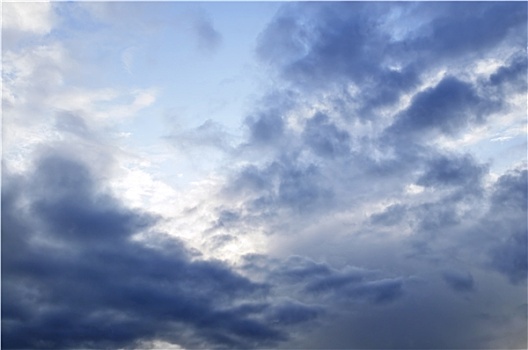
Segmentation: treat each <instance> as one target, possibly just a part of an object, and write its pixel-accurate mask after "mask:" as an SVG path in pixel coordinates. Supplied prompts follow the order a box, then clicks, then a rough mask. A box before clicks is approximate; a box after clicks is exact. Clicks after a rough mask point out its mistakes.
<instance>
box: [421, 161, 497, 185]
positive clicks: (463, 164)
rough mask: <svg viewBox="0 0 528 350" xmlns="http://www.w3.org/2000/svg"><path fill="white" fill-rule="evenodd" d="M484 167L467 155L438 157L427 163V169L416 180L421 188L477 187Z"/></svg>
mask: <svg viewBox="0 0 528 350" xmlns="http://www.w3.org/2000/svg"><path fill="white" fill-rule="evenodd" d="M486 170H487V169H486V167H485V166H483V165H480V164H477V163H476V161H475V160H474V159H473V158H472V157H471V156H469V155H464V156H447V155H439V156H438V157H434V158H433V159H432V160H431V161H429V163H428V169H427V170H426V172H425V173H424V174H423V175H422V176H420V178H418V180H417V182H416V183H417V184H418V185H421V186H428V187H430V186H433V187H434V186H437V187H445V186H469V187H473V186H478V185H479V184H480V182H481V180H482V177H483V175H484V174H485V173H486V172H487V171H486Z"/></svg>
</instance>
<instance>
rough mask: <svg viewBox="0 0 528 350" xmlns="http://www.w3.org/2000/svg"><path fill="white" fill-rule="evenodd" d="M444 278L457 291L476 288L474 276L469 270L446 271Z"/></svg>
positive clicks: (469, 290) (467, 290) (468, 290)
mask: <svg viewBox="0 0 528 350" xmlns="http://www.w3.org/2000/svg"><path fill="white" fill-rule="evenodd" d="M442 278H443V279H444V281H445V282H446V283H447V285H448V286H449V287H450V288H452V289H453V290H454V291H456V292H471V291H473V290H474V288H475V282H474V280H473V276H472V275H471V273H469V272H465V273H464V272H462V271H445V272H444V273H443V274H442Z"/></svg>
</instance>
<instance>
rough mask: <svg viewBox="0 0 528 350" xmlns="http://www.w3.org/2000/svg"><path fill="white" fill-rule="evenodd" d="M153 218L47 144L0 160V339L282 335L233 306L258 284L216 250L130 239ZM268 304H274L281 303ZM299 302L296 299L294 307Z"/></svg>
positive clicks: (109, 342)
mask: <svg viewBox="0 0 528 350" xmlns="http://www.w3.org/2000/svg"><path fill="white" fill-rule="evenodd" d="M156 220H157V219H156V218H155V217H152V216H150V215H148V214H145V213H141V212H139V211H137V210H131V209H128V208H126V207H125V206H123V204H122V203H120V202H119V201H118V200H117V199H115V198H114V197H112V196H111V195H109V194H107V193H105V192H104V191H103V188H102V187H101V184H100V183H99V182H98V180H97V178H96V177H95V175H94V174H92V173H91V172H90V170H89V168H87V167H86V166H85V165H84V164H82V163H80V162H78V161H73V160H71V159H69V158H65V157H64V156H62V155H60V154H44V155H43V156H42V157H41V158H40V159H39V160H38V162H37V165H36V166H35V168H34V170H33V172H32V173H30V174H28V175H27V176H25V177H22V176H17V175H12V174H10V173H9V172H8V171H6V170H5V169H4V176H3V191H2V346H3V347H5V348H71V347H89V348H101V347H123V346H125V347H126V346H134V344H139V343H138V342H140V341H144V340H151V339H163V340H165V341H169V342H170V341H173V342H176V343H178V344H182V345H184V346H191V347H196V346H199V347H203V346H215V347H216V346H228V347H231V346H235V347H253V346H257V345H264V344H267V345H268V346H271V345H273V344H275V343H276V342H277V341H279V340H284V339H286V336H285V334H284V333H283V332H282V331H279V330H277V329H274V328H272V327H271V326H270V325H266V324H264V323H263V321H262V320H261V319H259V318H258V317H253V316H254V315H250V314H248V313H247V312H241V311H239V310H238V309H237V307H236V306H235V303H239V302H241V301H243V300H245V301H246V304H249V305H251V304H252V303H254V302H253V301H252V300H255V302H256V301H258V300H259V299H261V298H262V297H264V296H265V295H267V293H268V290H269V289H268V287H267V286H265V285H263V284H258V283H254V282H252V281H250V280H248V279H247V278H244V277H242V276H240V275H238V274H236V273H235V272H233V271H231V270H230V269H229V268H228V267H226V266H224V265H223V264H221V263H219V262H215V261H204V260H200V259H194V260H191V259H192V256H191V255H190V253H189V251H188V250H187V249H186V248H185V247H184V246H183V245H182V244H181V243H179V242H178V241H176V240H174V239H170V238H163V237H160V238H157V239H155V240H153V241H151V243H154V247H152V248H147V247H146V246H144V245H143V244H142V243H140V242H136V241H134V240H132V237H133V236H134V235H135V234H138V233H141V232H144V231H146V230H149V229H150V228H152V226H153V225H154V223H155V222H156ZM257 304H258V303H257ZM269 308H270V310H271V311H270V312H272V313H273V312H276V313H278V314H280V313H281V312H282V311H281V310H282V308H283V306H280V307H278V309H277V310H275V309H274V306H273V305H270V306H269ZM305 311H306V312H308V311H307V310H305ZM305 311H303V310H302V309H301V308H299V310H298V313H299V318H303V317H301V316H302V315H304V314H303V312H305ZM284 317H286V316H284ZM304 318H305V319H309V318H310V317H309V315H308V314H307V315H305V316H304ZM290 321H291V322H293V321H292V320H290ZM284 322H288V321H287V320H286V321H284ZM178 327H184V328H185V329H186V331H185V333H181V334H180V333H179V332H178ZM189 332H190V333H189ZM185 334H192V336H189V335H187V336H186V335H185Z"/></svg>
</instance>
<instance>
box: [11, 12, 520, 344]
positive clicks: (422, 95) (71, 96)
mask: <svg viewBox="0 0 528 350" xmlns="http://www.w3.org/2000/svg"><path fill="white" fill-rule="evenodd" d="M28 6H29V5H28ZM178 6H179V5H178V4H176V3H174V4H171V3H167V4H156V5H152V7H151V6H150V5H148V4H139V5H136V4H115V5H108V6H105V5H104V4H103V5H101V6H99V5H94V4H91V5H86V6H81V5H79V6H77V5H76V6H73V5H72V6H70V4H64V6H63V5H62V4H55V5H54V6H51V7H47V6H46V7H42V6H41V7H38V8H37V7H35V8H30V7H27V8H26V7H24V6H22V7H20V6H18V5H17V6H14V5H13V6H10V7H7V8H6V9H5V12H7V13H8V14H12V15H13V16H12V17H10V18H11V19H10V21H7V23H5V22H4V23H5V25H4V27H3V33H4V34H5V35H6V36H7V39H8V40H7V41H6V42H7V43H8V45H7V46H6V50H5V52H3V55H2V57H3V62H4V77H3V78H4V80H5V84H4V94H3V98H4V113H5V117H4V132H5V133H6V134H7V138H6V140H5V142H4V147H5V149H4V157H5V159H4V160H5V161H4V162H3V168H2V346H3V347H5V348H80V347H82V348H123V347H126V348H146V347H155V346H156V344H158V345H159V344H162V345H160V346H165V345H166V344H172V345H174V346H178V347H185V348H263V347H265V348H348V349H350V348H398V349H402V348H416V349H418V348H419V349H434V348H436V349H438V348H467V349H469V348H488V349H492V348H521V347H523V346H525V345H526V342H527V332H526V329H527V317H526V306H527V303H526V292H527V272H528V264H527V259H528V254H527V234H528V228H527V220H528V218H527V212H528V208H527V203H528V202H527V201H528V197H527V195H528V178H527V173H528V170H527V164H526V88H527V75H526V69H527V58H526V57H527V52H526V48H527V45H526V43H527V32H526V26H527V15H526V13H527V7H526V4H525V3H518V2H486V3H428V2H424V3H389V4H380V3H359V2H340V3H312V2H308V3H285V4H281V6H280V8H279V10H278V11H277V13H276V14H275V16H274V17H273V18H271V19H270V21H269V23H268V25H267V26H266V28H263V30H262V32H261V34H260V36H259V37H258V40H256V42H255V47H256V49H255V55H256V59H257V60H258V63H256V64H257V67H258V69H260V70H262V71H265V72H266V75H267V76H268V80H269V81H268V83H266V84H265V87H264V88H262V89H263V90H262V91H259V96H261V97H259V98H254V99H253V100H252V101H251V104H250V106H249V108H248V109H247V113H246V114H245V115H240V116H238V117H239V119H240V122H241V128H242V129H241V130H242V131H240V132H241V134H243V136H242V138H240V137H239V136H240V135H238V134H237V135H234V134H232V133H231V132H230V130H228V128H226V127H224V121H223V120H222V118H221V117H218V116H216V115H214V113H213V114H211V115H208V116H206V118H204V120H206V121H205V122H203V123H199V124H197V125H198V126H197V127H193V128H187V129H186V128H184V127H182V128H180V129H178V131H177V132H176V131H173V130H174V127H173V126H174V124H169V125H171V126H172V128H164V127H161V126H159V125H157V126H156V127H155V128H154V127H152V128H149V127H148V125H149V124H148V123H147V122H145V121H149V120H151V119H149V118H154V117H153V116H155V115H158V114H159V115H163V118H166V115H167V114H170V113H168V112H167V110H172V109H173V108H174V105H173V104H171V103H174V102H172V99H177V98H178V97H179V96H173V97H172V99H168V100H169V102H167V99H165V100H164V99H163V98H162V97H160V96H162V94H161V93H158V91H159V89H157V87H156V86H151V84H150V83H151V82H152V80H148V82H149V83H144V82H140V81H139V80H138V81H135V83H134V84H137V85H134V86H139V87H138V88H130V86H132V85H128V84H129V83H130V80H129V79H132V78H131V76H132V75H133V71H137V69H138V68H139V67H140V65H141V62H147V61H148V62H150V63H149V64H151V65H152V66H155V65H156V64H158V63H159V62H162V61H161V58H159V60H158V61H156V60H154V59H152V60H151V61H149V59H150V58H149V57H151V56H149V55H150V54H148V53H147V54H145V57H142V56H141V55H140V54H139V53H141V52H142V50H144V48H145V47H146V45H147V43H145V42H142V41H141V33H143V34H145V35H147V36H148V38H161V37H164V35H167V33H173V32H172V31H171V30H172V29H170V28H173V27H172V26H173V24H171V23H172V22H171V19H177V18H183V17H181V16H182V15H181V13H190V12H189V11H188V9H187V8H185V9H187V10H186V11H187V12H185V11H183V10H182V12H178V11H176V10H178V9H180V7H178ZM182 8H183V7H182ZM211 8H212V9H214V8H215V7H214V6H213V7H211ZM249 8H250V6H249V7H247V8H246V7H244V6H241V7H240V11H241V13H243V12H244V11H249V10H248V9H249ZM115 11H117V12H120V11H121V12H122V11H125V12H126V13H128V14H130V16H132V18H135V19H137V21H136V22H134V21H133V23H139V25H138V27H137V28H136V27H134V25H135V24H133V23H132V22H130V21H131V20H130V19H126V18H121V19H119V20H116V21H115V22H113V20H112V18H113V17H112V16H113V15H112V13H114V14H115ZM215 11H219V10H218V8H217V9H216V10H215ZM28 13H36V14H38V18H39V21H38V23H37V24H36V25H35V26H28V25H27V23H26V22H24V20H22V19H19V17H20V16H22V17H23V16H26V15H24V14H28ZM174 13H179V14H180V15H179V17H178V16H175V17H174V18H173V17H171V16H172V15H174ZM244 13H245V12H244ZM248 13H249V12H248ZM193 14H194V15H193V16H192V18H191V19H186V20H185V21H183V22H182V23H188V24H189V26H190V27H189V28H190V30H191V31H192V32H193V33H194V34H195V36H194V39H193V40H194V41H193V42H192V43H186V44H182V43H180V44H181V45H182V46H181V47H179V49H181V50H183V48H186V47H187V48H188V47H192V50H194V49H195V47H198V48H200V49H201V50H202V51H203V52H202V54H203V53H206V54H210V53H213V52H216V54H215V55H209V56H211V57H213V58H211V57H210V59H211V60H213V59H214V57H216V56H218V55H219V54H220V51H223V50H227V48H228V47H229V43H230V42H232V41H231V40H236V39H237V38H236V37H234V38H231V37H229V36H227V35H226V34H225V33H222V32H221V30H220V29H219V28H220V27H217V26H216V23H219V22H220V23H222V21H219V20H218V19H221V16H222V15H221V11H219V12H214V11H212V12H211V13H207V12H200V11H198V12H193ZM209 15H210V16H209ZM4 16H6V14H5V13H4ZM22 17H20V18H22ZM56 18H62V19H63V22H60V23H59V22H57V23H55V22H53V21H54V20H56ZM72 18H77V19H79V18H81V19H83V21H84V22H83V23H84V24H85V25H86V26H87V27H86V28H81V29H79V28H77V29H76V30H77V32H76V33H78V34H79V35H86V36H85V37H84V36H83V38H91V39H92V40H94V38H103V36H98V34H97V33H98V32H97V31H98V30H100V31H105V30H108V32H105V33H113V34H114V35H115V36H111V39H104V40H106V41H103V44H104V45H107V46H108V47H111V45H113V44H112V40H114V41H113V43H114V44H115V42H119V40H120V39H119V38H123V33H125V32H127V30H128V29H127V28H133V29H134V30H133V35H132V36H133V37H134V38H135V39H134V40H137V42H134V43H132V42H126V43H125V44H126V45H125V44H123V45H124V46H123V47H122V48H123V50H125V49H126V50H128V49H127V48H130V47H134V50H132V51H130V50H129V51H127V52H129V54H128V55H129V56H130V55H132V53H131V52H134V53H133V55H135V56H134V57H139V58H140V59H137V60H134V61H132V58H131V57H128V56H127V57H128V58H126V57H124V56H123V51H122V50H121V51H120V50H119V49H117V48H116V49H115V50H114V51H115V52H113V51H112V52H113V54H110V55H111V57H112V58H109V57H110V56H109V57H106V58H104V57H103V58H101V61H100V64H101V70H102V71H104V72H108V74H109V76H105V77H102V76H96V75H94V79H93V80H92V79H86V77H85V76H83V75H82V74H76V73H74V72H76V71H77V69H76V67H87V68H90V69H93V70H91V72H96V71H97V69H94V68H95V67H94V66H92V65H90V64H89V62H88V61H89V60H83V59H82V58H80V57H78V56H77V55H76V54H75V52H76V51H75V48H76V47H78V46H77V45H78V43H76V42H75V40H74V39H71V38H69V39H68V38H67V39H68V40H66V39H65V38H64V37H63V36H61V35H63V34H64V30H65V29H68V26H69V25H71V23H69V22H68V21H69V20H71V19H72ZM158 19H159V20H160V21H161V22H160V23H161V24H159V26H156V25H153V24H152V23H154V22H156V23H157V22H159V21H157V20H158ZM39 23H40V24H39ZM178 23H179V22H178ZM213 23H215V26H213ZM151 25H152V26H151ZM174 25H175V26H177V25H176V24H174ZM61 26H62V27H61ZM90 28H91V29H90ZM109 28H110V29H109ZM168 28H169V29H168ZM131 30H132V29H131ZM61 33H62V34H61ZM116 33H117V34H116ZM29 37H31V38H33V39H32V40H35V41H32V40H28V39H27V38H29ZM101 40H103V39H101ZM15 43H18V44H15ZM185 45H187V46H185ZM220 45H221V46H220ZM125 46H126V48H125ZM84 50H86V48H84ZM159 50H161V49H159ZM171 50H172V49H171ZM88 51H90V50H88ZM161 51H163V50H161ZM161 51H156V52H161ZM90 52H92V51H90ZM163 52H164V53H166V54H167V55H168V56H167V57H179V56H177V54H175V53H174V51H170V50H169V51H163ZM92 54H94V55H95V51H94V52H93V53H92ZM171 55H172V56H171ZM125 56H126V55H125ZM141 57H142V58H141ZM193 57H194V56H193ZM125 58H126V59H125ZM178 59H180V58H178ZM110 62H111V63H110ZM116 62H117V65H118V66H121V65H122V64H123V62H124V63H125V66H127V67H128V68H127V67H125V68H126V72H125V73H126V74H125V75H126V77H121V76H118V75H117V74H116V76H115V77H113V78H111V77H110V75H111V74H110V72H116V70H115V69H114V68H115V67H116ZM127 62H128V63H127ZM132 62H133V63H134V64H132ZM156 62H158V63H156ZM180 68H181V67H180ZM163 69H165V70H166V72H169V70H174V69H175V68H174V66H171V67H164V68H163ZM44 73H45V78H42V74H44ZM182 76H183V74H182ZM96 77H99V78H96ZM192 78H193V79H202V78H203V79H206V78H207V77H202V76H200V77H192ZM112 79H115V82H114V84H112V81H113V80H112ZM182 79H183V78H182ZM95 81H96V82H95ZM123 86H125V87H126V88H124V87H123ZM162 104H166V105H164V106H161V105H162ZM164 113H165V114H164ZM134 123H138V124H134ZM130 125H133V130H134V132H135V134H134V135H132V133H130V132H127V130H129V129H127V127H130ZM131 135H132V136H131ZM138 145H139V146H138ZM161 149H163V150H164V151H163V152H169V153H170V152H172V153H178V154H187V155H188V156H189V157H190V158H192V159H193V161H194V162H196V164H199V165H200V166H203V167H204V168H206V169H210V168H211V167H212V166H211V164H210V163H209V162H211V159H213V161H212V164H214V167H215V169H214V170H212V171H211V174H210V175H209V176H208V177H206V178H202V179H199V180H196V181H194V182H192V184H191V185H189V187H185V188H182V187H178V186H174V183H175V180H174V179H175V178H177V177H178V176H179V175H178V174H179V170H175V169H176V168H177V167H176V166H175V165H174V162H173V163H171V162H170V161H167V162H164V161H165V160H166V159H169V160H171V161H173V160H174V159H175V158H173V154H168V153H162V151H159V150H161ZM174 149H176V150H177V152H175V151H174ZM167 150H169V151H167ZM149 152H150V153H149ZM156 152H160V154H158V153H156ZM153 154H154V155H156V156H153ZM158 156H159V158H161V159H162V160H159V159H157V158H156V157H158ZM134 176H136V177H134ZM125 179H127V181H129V182H127V181H125ZM131 179H132V180H133V181H132V180H131ZM138 179H139V180H138ZM136 197H137V198H140V199H141V200H134V201H132V200H131V198H136ZM153 203H155V204H156V205H152V204H153ZM160 208H161V209H160ZM163 344H165V345H163Z"/></svg>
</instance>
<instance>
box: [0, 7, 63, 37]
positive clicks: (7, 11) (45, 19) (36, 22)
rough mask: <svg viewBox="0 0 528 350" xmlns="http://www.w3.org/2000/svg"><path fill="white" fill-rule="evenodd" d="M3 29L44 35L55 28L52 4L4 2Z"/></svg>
mask: <svg viewBox="0 0 528 350" xmlns="http://www.w3.org/2000/svg"><path fill="white" fill-rule="evenodd" d="M2 11H3V15H2V29H3V30H7V31H17V32H23V33H31V34H36V35H44V34H47V33H49V32H50V31H51V29H52V27H53V8H52V4H51V2H4V3H3V4H2Z"/></svg>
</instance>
